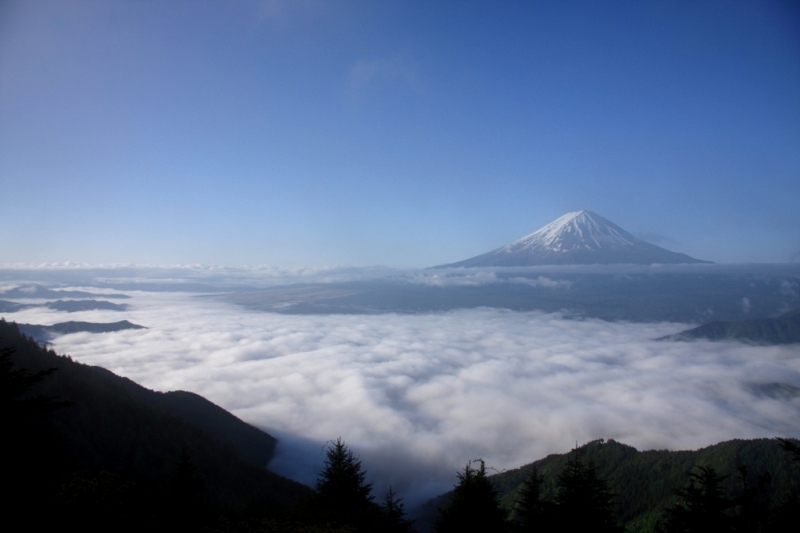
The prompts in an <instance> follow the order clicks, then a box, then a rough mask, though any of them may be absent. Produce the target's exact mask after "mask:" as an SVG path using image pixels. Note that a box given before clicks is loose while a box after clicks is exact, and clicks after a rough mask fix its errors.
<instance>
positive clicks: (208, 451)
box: [0, 321, 311, 527]
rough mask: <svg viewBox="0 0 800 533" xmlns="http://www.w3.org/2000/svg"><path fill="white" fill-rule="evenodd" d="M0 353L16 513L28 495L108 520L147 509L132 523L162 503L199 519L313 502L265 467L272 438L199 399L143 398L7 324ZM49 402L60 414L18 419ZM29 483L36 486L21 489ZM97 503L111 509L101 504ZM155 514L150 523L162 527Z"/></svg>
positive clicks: (0, 333)
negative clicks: (214, 512) (215, 512)
mask: <svg viewBox="0 0 800 533" xmlns="http://www.w3.org/2000/svg"><path fill="white" fill-rule="evenodd" d="M0 349H2V350H3V354H4V360H6V359H7V360H8V361H7V363H8V364H7V365H6V367H8V365H11V368H12V369H11V370H9V368H6V367H4V372H5V374H4V376H5V377H4V378H3V379H4V383H3V387H4V388H3V398H4V400H3V401H4V402H5V403H4V405H3V406H2V411H3V412H2V414H3V416H4V418H5V419H6V420H5V422H6V424H5V425H6V426H7V427H8V426H11V427H10V429H11V430H12V431H11V432H10V433H9V434H11V435H17V436H18V437H19V438H18V439H16V440H13V439H12V440H8V439H6V440H5V441H4V444H3V445H4V447H5V448H7V449H5V450H4V452H5V453H4V454H3V458H4V461H5V463H6V467H5V470H6V472H7V473H8V472H10V474H9V476H7V477H9V479H16V480H17V482H18V483H17V484H18V485H19V486H20V487H21V488H20V490H18V491H17V493H18V495H19V498H18V501H15V502H14V504H15V506H20V505H22V506H23V507H24V506H25V505H27V504H26V503H25V502H26V501H30V499H25V498H23V496H22V495H25V494H26V493H27V496H28V498H30V496H31V494H30V492H31V491H33V492H34V493H35V494H36V498H38V500H37V501H46V500H47V498H45V497H44V495H47V494H49V495H50V496H51V497H52V498H51V500H52V502H54V503H52V505H57V504H58V505H68V507H69V508H71V509H75V508H79V507H80V506H81V505H84V506H89V508H94V507H97V506H98V505H99V507H98V508H102V509H104V510H105V511H108V512H111V513H112V514H114V515H115V516H117V515H119V513H123V511H124V509H122V507H125V508H126V509H127V511H125V512H128V511H131V509H132V508H133V507H139V506H141V505H143V502H145V503H146V504H147V505H146V507H147V509H148V511H142V512H137V513H138V514H137V516H138V518H137V520H140V519H141V520H145V521H146V519H147V516H148V512H152V513H156V515H158V513H157V511H158V506H159V505H167V503H168V504H169V505H168V507H169V509H170V512H172V511H175V510H176V509H179V508H180V507H181V505H183V504H186V505H188V504H189V503H191V502H193V505H195V506H197V509H195V511H196V512H195V511H193V513H194V514H197V516H200V515H202V514H203V512H207V511H208V509H243V508H246V507H247V506H249V505H252V504H253V503H254V502H257V503H258V504H259V505H260V506H266V507H272V508H276V507H280V506H285V505H287V504H291V503H294V502H296V501H298V500H299V499H300V498H302V497H304V496H306V495H308V494H309V493H311V490H310V489H309V488H307V487H305V486H303V485H301V484H299V483H296V482H294V481H291V480H288V479H286V478H283V477H281V476H278V475H277V474H274V473H272V472H269V471H268V470H267V469H266V468H264V466H265V465H266V461H267V460H268V459H269V456H270V454H271V453H272V449H273V447H274V442H275V441H274V439H273V438H272V437H270V436H269V435H267V434H265V433H263V432H261V431H260V430H258V429H256V428H253V427H252V426H249V425H247V424H245V423H244V422H242V421H241V420H238V419H236V418H235V417H234V416H233V415H231V414H230V413H227V412H224V411H223V410H222V409H221V408H219V407H217V406H215V405H213V404H212V403H211V402H208V401H207V400H205V399H203V398H200V397H199V396H196V395H193V394H190V393H181V392H178V393H167V394H161V393H156V392H153V391H148V390H147V389H144V388H143V387H140V386H138V385H136V384H134V383H133V382H129V381H128V380H124V379H123V378H120V377H118V376H114V375H113V374H111V373H110V372H108V371H106V370H103V369H98V368H96V367H90V366H87V365H83V364H80V363H77V362H75V361H72V360H71V359H70V358H69V357H65V356H59V355H56V354H55V353H54V352H52V351H49V350H45V349H43V348H42V347H40V346H39V345H38V344H36V342H34V341H33V340H31V339H29V338H27V337H25V336H24V335H22V334H21V333H20V332H19V330H18V329H17V327H16V325H15V324H9V323H6V322H5V321H0ZM9 355H10V358H9V357H7V356H9ZM4 364H5V363H4ZM25 374H28V375H31V376H39V378H38V379H36V380H34V381H33V382H32V383H31V384H30V385H31V389H30V391H28V392H27V393H24V394H23V395H22V396H19V392H18V391H17V392H15V389H14V387H11V388H9V387H8V386H7V383H12V384H13V383H16V382H19V381H20V379H21V378H20V376H22V377H23V378H24V375H25ZM9 376H10V377H9ZM6 377H8V379H6ZM29 381H30V380H29ZM23 382H24V380H23ZM23 392H24V391H23ZM48 399H54V400H52V401H57V402H58V406H59V407H61V408H59V409H55V410H53V411H52V412H44V413H41V416H38V415H37V416H28V415H27V414H26V413H28V411H30V409H28V408H27V407H26V406H27V405H28V404H27V403H26V402H28V403H30V402H33V403H34V404H36V402H39V403H41V402H42V401H44V403H47V402H48V401H50V400H48ZM9 402H10V403H9ZM64 404H68V405H67V406H65V405H64ZM19 413H22V414H19ZM17 426H18V427H17ZM35 434H36V435H38V434H41V435H44V437H42V436H41V435H39V436H36V435H35ZM26 442H27V444H25V443H26ZM23 444H25V445H23ZM260 447H263V449H261V450H259V449H258V448H260ZM240 452H241V453H240ZM54 458H57V460H54ZM248 459H251V460H253V461H257V462H259V463H260V464H255V463H254V462H251V461H250V460H248ZM31 483H33V484H34V485H35V486H33V487H30V486H28V487H27V489H28V490H25V486H26V485H30V484H31ZM176 487H177V488H176ZM115 495H116V496H115ZM36 498H34V499H36ZM98 498H100V499H104V498H105V499H107V498H111V499H112V500H114V501H105V500H104V503H103V502H101V503H102V505H101V504H98V503H97V501H96V500H97V499H98ZM114 498H117V499H114ZM175 498H177V499H178V500H181V501H182V502H183V503H182V504H180V502H178V503H176V501H177V500H176V501H173V500H175ZM114 502H116V503H114ZM120 502H124V505H123V503H120ZM165 502H167V503H165ZM187 502H188V503H187ZM3 503H4V504H6V505H8V504H9V502H8V501H4V502H3ZM76 506H77V507H76ZM115 506H116V507H115ZM120 506H122V507H120ZM131 506H132V507H131ZM117 507H119V508H117ZM109 509H111V510H110V511H109ZM115 509H116V510H115ZM203 509H204V511H203ZM131 512H132V511H131ZM92 513H94V511H92ZM198 513H199V514H198ZM123 514H124V513H123ZM162 514H163V513H162ZM167 514H169V513H167ZM34 515H36V513H34ZM156 515H153V517H151V518H152V519H153V520H156V519H157V518H158V516H160V517H161V518H163V516H161V515H158V516H156ZM170 516H172V518H175V515H174V513H173V514H171V515H170ZM41 519H44V518H43V517H42V518H41ZM158 519H159V520H160V518H158ZM81 523H82V522H81ZM107 525H108V524H107ZM140 525H141V527H145V526H146V524H144V523H141V524H140Z"/></svg>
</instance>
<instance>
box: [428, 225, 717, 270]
mask: <svg viewBox="0 0 800 533" xmlns="http://www.w3.org/2000/svg"><path fill="white" fill-rule="evenodd" d="M615 263H635V264H647V265H649V264H653V263H664V264H666V263H708V261H701V260H700V259H695V258H693V257H689V256H688V255H686V254H681V253H676V252H670V251H669V250H665V249H664V248H661V247H660V246H656V245H654V244H650V243H649V242H645V241H643V240H641V239H637V238H636V237H634V236H633V235H631V234H630V233H628V232H627V231H625V230H624V229H622V228H620V227H619V226H617V225H616V224H614V223H613V222H611V221H610V220H606V219H605V218H603V217H601V216H600V215H597V214H595V213H592V212H591V211H576V212H573V213H567V214H566V215H564V216H562V217H560V218H558V219H556V220H554V221H553V222H551V223H550V224H547V225H546V226H544V227H542V228H541V229H539V230H537V231H535V232H533V233H531V234H529V235H526V236H524V237H522V238H520V239H517V240H516V241H514V242H512V243H510V244H507V245H505V246H503V247H501V248H498V249H497V250H493V251H491V252H488V253H485V254H482V255H478V256H476V257H472V258H470V259H465V260H463V261H458V262H456V263H449V264H446V265H439V266H437V267H434V268H453V267H521V266H534V265H588V264H615Z"/></svg>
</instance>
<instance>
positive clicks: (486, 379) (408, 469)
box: [5, 291, 800, 505]
mask: <svg viewBox="0 0 800 533" xmlns="http://www.w3.org/2000/svg"><path fill="white" fill-rule="evenodd" d="M127 294H129V295H130V296H132V298H131V299H129V300H126V303H129V304H130V306H131V307H130V309H129V310H128V311H126V312H124V313H120V312H113V311H102V310H101V311H86V312H75V313H70V314H69V318H68V319H69V320H85V321H94V322H111V321H116V320H121V319H123V318H124V319H127V320H130V321H132V322H134V323H136V324H141V325H143V326H146V327H147V328H148V329H146V330H131V331H123V332H117V333H107V334H89V333H77V334H70V335H65V336H61V337H58V338H56V339H55V341H54V348H55V350H56V351H57V352H59V353H64V354H70V355H71V356H72V357H73V358H75V359H77V360H78V361H81V362H83V363H87V364H91V365H100V366H103V367H105V368H108V369H110V370H112V371H113V372H116V373H118V374H120V375H123V376H126V377H129V378H131V379H133V380H135V381H137V382H139V383H141V384H143V385H145V386H147V387H150V388H154V389H157V390H175V389H183V390H189V391H193V392H196V393H198V394H201V395H203V396H205V397H207V398H208V399H210V400H211V401H213V402H215V403H217V404H219V405H221V406H223V407H225V408H226V409H229V410H231V411H232V412H233V413H235V414H236V415H237V416H239V417H240V418H242V419H244V420H246V421H248V422H250V423H252V424H254V425H256V426H259V427H261V428H264V429H266V430H267V431H269V432H271V433H273V434H275V435H276V436H277V437H279V438H280V439H281V443H280V445H279V447H278V452H277V455H276V457H275V459H274V460H273V462H272V463H271V465H270V466H271V468H272V469H274V470H275V471H277V472H279V473H283V474H286V475H289V476H291V477H294V478H296V479H299V480H300V481H303V482H305V483H309V484H313V482H314V480H315V476H316V473H317V472H318V470H319V468H320V467H321V465H322V460H323V457H324V453H323V448H324V445H325V442H326V441H327V440H329V439H335V438H337V437H340V436H341V437H342V438H343V439H344V440H345V442H346V443H347V444H348V446H349V447H350V448H351V449H352V450H353V451H354V452H355V453H356V454H357V455H359V456H360V457H361V459H362V461H363V464H364V466H365V468H366V469H367V470H368V471H369V477H370V480H371V481H373V482H375V488H376V490H377V491H378V492H379V495H380V493H381V492H382V491H383V490H385V488H386V487H387V486H388V485H389V484H391V485H392V486H393V488H394V489H395V490H396V491H398V492H400V493H401V495H403V496H405V498H406V501H407V503H408V504H409V505H413V504H415V503H417V502H420V501H421V500H423V499H425V498H427V497H430V496H433V495H435V494H437V493H441V492H444V491H446V490H448V489H449V488H450V487H451V486H452V483H453V482H454V480H455V472H456V470H458V469H459V468H460V467H462V466H463V465H464V463H465V462H466V461H467V460H470V459H475V458H477V457H481V458H483V459H485V460H486V462H487V465H488V466H491V467H494V468H496V469H504V468H511V467H516V466H520V465H522V464H524V463H528V462H531V461H533V460H536V459H538V458H541V457H543V456H545V455H547V454H549V453H556V452H564V451H566V450H568V449H569V448H571V447H572V446H574V445H575V443H576V441H577V442H578V443H583V442H586V441H588V440H592V439H596V438H607V439H608V438H611V439H615V440H618V441H621V442H624V443H627V444H630V445H633V446H636V447H637V448H640V449H652V448H669V449H688V448H697V447H701V446H705V445H709V444H713V443H716V442H719V441H722V440H727V439H732V438H737V437H740V438H754V437H773V436H791V437H800V429H798V428H800V396H798V394H797V392H798V389H797V387H800V349H798V347H797V345H793V346H792V345H790V346H782V347H754V346H748V345H745V344H739V343H725V342H723V343H711V342H694V343H680V342H659V341H655V340H654V339H656V338H658V337H661V336H664V335H668V334H671V333H676V332H678V331H680V330H682V329H685V328H686V327H688V325H687V324H675V323H644V324H643V323H636V324H634V323H627V322H606V321H602V320H596V319H585V320H573V319H566V318H564V317H563V316H562V315H560V314H558V313H553V314H546V313H541V312H512V311H505V310H498V309H487V308H478V309H467V310H456V311H449V312H443V313H428V314H375V315H282V314H274V313H265V312H258V311H250V310H246V309H242V308H240V307H237V306H234V305H232V304H228V303H225V302H220V301H217V300H212V299H207V298H200V297H197V296H192V295H189V294H187V293H169V292H158V293H154V292H143V291H138V292H137V291H129V292H127ZM123 315H124V316H123ZM5 318H6V319H7V320H15V321H18V322H28V323H35V324H52V323H55V322H60V321H64V320H66V318H65V315H64V314H63V313H60V312H57V311H53V310H51V309H47V308H40V307H37V308H30V309H26V310H23V311H19V312H16V313H8V314H6V315H5ZM776 383H778V384H783V385H781V386H775V385H773V384H776ZM775 391H778V392H775Z"/></svg>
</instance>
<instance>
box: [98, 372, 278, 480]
mask: <svg viewBox="0 0 800 533" xmlns="http://www.w3.org/2000/svg"><path fill="white" fill-rule="evenodd" d="M93 369H94V370H95V371H96V372H99V373H101V374H102V375H104V376H106V377H107V378H108V379H109V380H111V381H114V382H116V383H119V384H120V385H122V386H123V387H124V388H125V390H126V391H127V392H128V394H130V395H131V396H133V397H134V398H136V399H137V400H141V401H143V402H145V403H146V404H148V405H152V406H153V407H158V408H159V409H162V410H163V411H166V412H167V413H169V414H171V415H173V416H176V417H178V418H180V419H181V420H183V421H185V422H188V423H189V424H191V425H193V426H194V427H196V428H199V429H201V430H203V431H205V432H206V433H208V434H209V435H211V436H212V437H214V438H215V439H217V440H219V441H220V442H222V443H224V444H228V445H230V446H232V447H233V449H234V450H236V453H238V454H239V456H240V457H241V458H242V459H246V460H248V461H250V462H252V463H254V464H256V465H259V466H263V467H265V468H266V466H267V464H268V463H269V461H270V459H272V454H273V452H274V451H275V444H276V443H277V440H276V439H275V437H273V436H272V435H270V434H268V433H265V432H263V431H261V430H260V429H257V428H255V427H253V426H251V425H250V424H248V423H246V422H243V421H242V420H240V419H239V418H237V417H236V416H234V415H232V414H231V413H229V412H228V411H226V410H225V409H223V408H222V407H220V406H218V405H216V404H214V403H212V402H210V401H208V400H206V399H205V398H203V397H202V396H200V395H199V394H195V393H193V392H186V391H170V392H157V391H152V390H150V389H146V388H144V387H142V386H141V385H139V384H138V383H136V382H135V381H132V380H130V379H128V378H124V377H120V376H118V375H116V374H114V373H113V372H111V371H109V370H106V369H105V368H101V367H93Z"/></svg>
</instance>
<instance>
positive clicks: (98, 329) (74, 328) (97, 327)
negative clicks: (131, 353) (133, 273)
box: [17, 320, 147, 342]
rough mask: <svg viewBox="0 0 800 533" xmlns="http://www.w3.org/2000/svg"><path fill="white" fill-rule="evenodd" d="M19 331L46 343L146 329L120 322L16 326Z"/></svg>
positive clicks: (130, 323)
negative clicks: (75, 336)
mask: <svg viewBox="0 0 800 533" xmlns="http://www.w3.org/2000/svg"><path fill="white" fill-rule="evenodd" d="M17 327H19V329H20V331H22V333H24V334H25V335H28V336H29V337H33V338H34V339H36V340H38V341H45V342H46V341H48V340H50V339H51V338H53V337H55V336H58V335H67V334H68V333H80V332H87V333H111V332H114V331H123V330H126V329H147V328H145V327H144V326H140V325H138V324H133V323H132V322H128V321H127V320H121V321H120V322H105V323H104V322H59V323H58V324H53V325H52V326H41V325H38V324H17Z"/></svg>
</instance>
